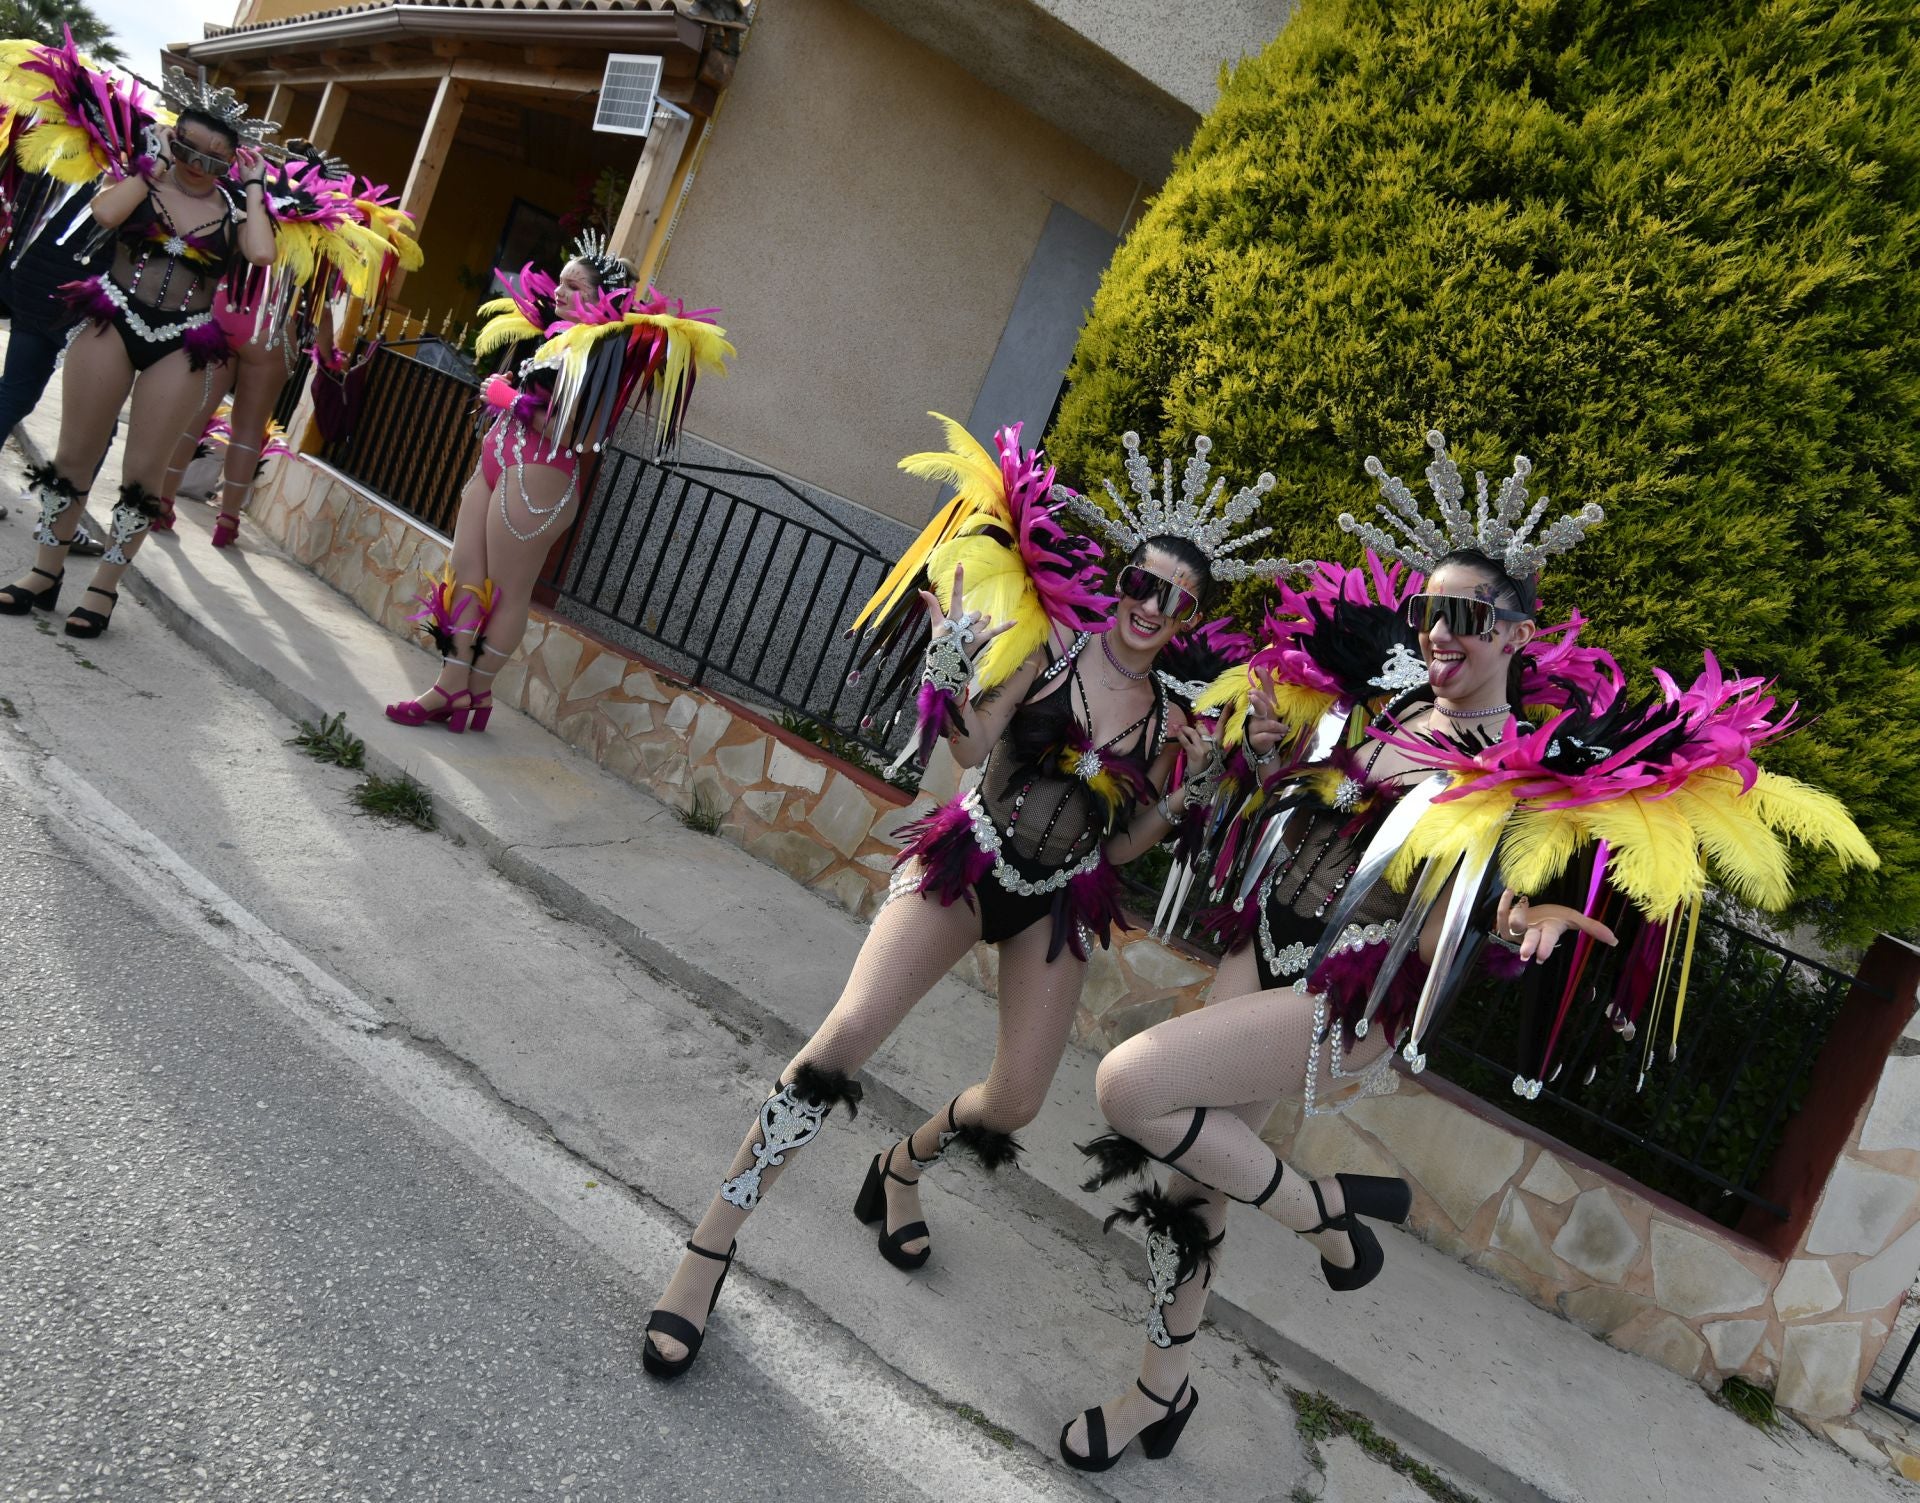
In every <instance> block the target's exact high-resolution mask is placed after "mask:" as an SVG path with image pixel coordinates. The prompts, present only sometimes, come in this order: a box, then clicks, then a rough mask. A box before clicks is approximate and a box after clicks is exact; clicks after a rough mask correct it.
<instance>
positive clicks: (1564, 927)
mask: <svg viewBox="0 0 1920 1503" xmlns="http://www.w3.org/2000/svg"><path fill="white" fill-rule="evenodd" d="M1575 930H1577V931H1578V932H1580V933H1582V934H1584V935H1586V936H1587V937H1588V938H1590V939H1596V940H1598V941H1599V942H1600V943H1601V944H1603V945H1611V944H1617V943H1618V942H1619V941H1618V940H1617V939H1616V938H1615V936H1614V932H1613V930H1611V929H1609V928H1608V927H1607V926H1606V925H1605V924H1603V923H1601V922H1600V921H1599V920H1598V919H1593V918H1588V917H1587V916H1586V915H1585V914H1584V913H1582V912H1581V911H1580V910H1579V909H1577V908H1569V907H1568V906H1567V905H1566V904H1564V903H1535V902H1534V901H1533V900H1532V899H1530V898H1527V897H1524V896H1522V895H1521V894H1520V893H1517V892H1515V891H1514V890H1513V889H1512V888H1511V887H1509V888H1508V889H1507V890H1506V891H1505V892H1503V893H1501V894H1500V906H1499V909H1498V910H1497V912H1496V913H1495V915H1494V924H1493V932H1494V934H1495V936H1496V937H1497V938H1499V939H1502V940H1505V941H1506V942H1507V943H1509V944H1518V945H1519V947H1520V959H1521V960H1522V961H1533V962H1535V963H1536V964H1544V963H1545V962H1546V960H1547V959H1548V957H1550V956H1551V955H1552V954H1553V952H1554V948H1555V947H1556V946H1557V945H1558V944H1559V943H1560V940H1561V938H1562V937H1563V936H1564V935H1566V934H1567V933H1569V932H1571V931H1575Z"/></svg>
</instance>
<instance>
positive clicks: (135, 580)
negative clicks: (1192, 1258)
mask: <svg viewBox="0 0 1920 1503" xmlns="http://www.w3.org/2000/svg"><path fill="white" fill-rule="evenodd" d="M124 585H125V586H126V587H129V588H131V589H132V591H133V595H134V598H135V599H136V600H138V601H139V602H140V603H141V605H143V606H145V607H146V608H147V609H149V610H151V611H152V612H153V613H154V615H155V616H156V617H158V618H159V620H160V621H161V623H162V624H163V625H164V626H165V627H166V628H167V629H168V630H169V631H170V632H172V633H173V634H174V635H175V636H177V637H179V638H180V639H181V640H182V641H184V642H186V643H187V645H188V646H190V647H192V648H193V649H194V650H195V651H197V652H199V653H200V654H201V655H202V656H203V657H205V658H207V659H209V660H210V661H211V662H213V663H214V665H215V666H216V667H218V668H220V669H221V670H222V671H223V672H225V673H226V674H227V675H228V676H229V677H230V678H232V679H233V680H234V681H235V682H237V683H238V684H240V685H241V686H242V687H243V688H246V689H249V690H251V691H252V692H254V693H256V694H258V695H259V696H260V697H261V698H262V699H264V700H266V701H267V702H268V703H269V704H271V705H272V706H273V707H274V708H275V709H276V710H278V711H279V712H280V713H281V714H283V715H285V716H287V717H288V718H289V719H291V720H296V721H299V720H307V721H314V722H317V721H319V720H320V719H321V718H322V717H323V716H324V715H325V714H327V713H328V712H327V711H326V709H325V708H324V707H323V706H321V705H319V704H317V703H316V702H314V701H313V700H311V699H309V698H308V697H307V696H306V695H305V694H302V693H300V692H299V691H298V690H296V689H293V688H291V687H289V686H288V685H286V684H284V683H282V682H281V681H280V680H279V679H278V678H276V677H275V676H274V675H273V674H272V673H271V672H270V671H269V670H268V669H267V668H265V667H264V666H263V665H261V664H259V663H257V662H255V661H254V660H253V659H252V658H250V657H248V656H247V655H246V654H245V653H244V652H243V651H241V650H240V649H239V648H238V647H236V646H235V645H234V644H233V643H231V642H229V641H228V640H227V639H226V638H224V637H223V636H221V635H220V634H219V633H218V632H216V631H214V630H213V629H212V628H210V627H208V626H207V625H206V624H205V623H203V622H202V621H201V620H200V619H199V617H197V616H196V615H194V613H193V612H192V611H190V610H188V609H187V608H186V607H184V606H183V605H181V604H180V603H179V602H178V601H176V600H175V599H173V597H172V596H170V595H168V594H167V593H166V591H165V590H163V589H162V588H161V587H160V586H159V585H157V584H156V583H155V582H154V581H153V580H152V579H151V578H149V577H148V576H146V575H145V574H143V573H142V572H141V570H140V567H139V563H138V561H137V560H136V561H135V563H134V564H133V566H132V567H131V568H130V569H129V570H128V571H127V574H126V576H125V580H124ZM329 588H331V586H329ZM336 593H337V592H336ZM341 604H342V605H343V606H344V607H346V608H348V609H351V610H353V611H355V612H356V613H358V612H359V607H358V606H356V605H354V604H353V602H352V601H350V600H347V599H346V598H345V597H344V596H343V597H342V598H341ZM366 760H367V770H368V771H369V772H373V773H376V774H378V775H380V776H382V777H397V776H399V775H400V774H401V773H403V772H404V771H405V769H404V768H402V767H401V766H400V764H398V763H397V762H394V761H393V760H392V759H390V758H388V757H386V756H384V755H383V754H381V753H380V752H378V751H376V750H375V749H374V748H372V747H368V748H367V758H366ZM435 810H436V814H437V815H438V818H439V825H440V829H441V830H442V832H444V833H446V834H450V835H454V836H457V837H458V838H460V839H462V840H464V841H465V842H466V843H467V844H468V845H470V846H472V847H473V848H474V849H475V850H477V851H479V852H480V853H481V854H482V855H483V856H484V857H485V859H486V860H487V863H488V864H489V865H490V866H492V867H493V868H494V869H495V870H496V871H498V872H499V873H500V874H501V875H502V876H503V877H505V878H507V880H509V881H511V882H514V883H516V884H517V885H519V886H521V887H523V888H525V889H527V890H528V891H529V892H532V893H534V894H535V895H537V896H538V897H539V898H541V899H542V901H544V902H545V903H547V904H548V905H549V906H550V907H552V908H554V909H555V910H557V911H558V912H560V913H562V914H563V915H565V916H566V917H567V918H569V919H571V920H573V921H574V922H576V923H579V924H582V925H584V926H585V927H587V928H589V929H592V930H593V931H594V932H595V933H597V934H599V935H601V936H602V937H603V938H605V939H606V940H608V941H609V942H610V943H612V944H614V945H616V946H618V947H619V948H620V949H622V950H624V951H625V952H626V953H627V954H628V955H630V956H632V957H633V959H634V960H635V962H636V963H638V964H639V965H641V966H642V967H643V968H644V969H646V970H647V971H649V972H651V973H652V974H653V975H655V976H657V977H659V978H660V979H661V980H663V981H665V982H667V983H668V984H669V985H672V986H674V987H677V988H678V989H679V990H681V991H683V992H685V993H686V994H687V995H688V996H690V997H692V998H693V999H695V1000H696V1001H697V1002H699V1003H700V1004H701V1005H702V1006H704V1007H706V1008H708V1009H709V1010H711V1011H712V1012H714V1013H715V1014H716V1015H718V1016H720V1017H722V1018H723V1019H725V1020H726V1021H729V1022H732V1023H735V1024H738V1025H740V1026H742V1027H745V1028H748V1029H751V1030H752V1031H753V1032H754V1033H755V1035H756V1036H757V1037H758V1038H759V1039H761V1040H762V1041H763V1042H765V1043H766V1044H768V1045H769V1046H770V1047H772V1048H773V1049H774V1050H775V1051H776V1052H779V1051H783V1050H784V1051H796V1052H797V1051H798V1049H799V1047H800V1045H801V1044H803V1043H804V1042H805V1041H806V1037H805V1035H804V1034H802V1033H801V1032H800V1031H799V1030H798V1029H797V1028H795V1027H793V1026H792V1025H791V1024H790V1023H788V1022H787V1021H786V1020H785V1019H783V1018H780V1017H778V1016H776V1015H774V1014H773V1013H771V1012H768V1011H767V1010H766V1009H764V1008H762V1007H761V1006H760V1005H759V1004H758V1003H756V1002H755V1001H753V999H752V998H751V997H749V996H748V995H747V994H745V993H744V992H742V991H741V990H740V989H739V988H737V987H736V986H734V985H733V984H732V983H731V982H729V981H727V980H726V979H725V978H724V977H721V976H717V975H715V974H714V973H713V972H711V971H709V970H707V969H706V968H705V967H703V966H701V965H700V964H699V963H697V962H696V961H693V960H689V959H688V958H686V957H685V956H683V955H681V954H679V953H678V952H676V951H675V950H673V949H672V948H670V947H669V946H668V945H667V944H665V943H664V942H663V941H661V940H660V939H659V938H657V937H655V936H653V935H651V934H648V933H646V932H645V931H643V930H641V929H640V928H639V927H638V926H636V925H635V924H633V923H631V922H630V921H628V920H627V919H624V918H622V917H621V916H620V915H619V914H617V913H615V912H613V911H612V910H611V909H609V908H607V907H606V906H605V905H604V904H601V903H599V902H598V901H596V900H595V899H593V898H592V897H590V896H589V895H588V894H586V893H585V892H583V891H582V890H581V889H580V888H579V887H577V886H576V885H575V884H574V883H572V882H570V881H568V880H567V879H566V878H564V877H562V876H560V875H559V874H558V873H556V872H554V871H552V870H551V869H549V868H547V867H545V866H543V865H542V864H541V863H540V862H539V861H538V860H537V859H536V857H535V855H533V854H530V853H529V852H528V851H526V850H525V849H523V848H522V847H519V846H515V845H510V844H508V843H506V842H505V841H503V840H501V839H500V837H498V836H497V835H495V834H494V833H493V832H492V831H491V830H489V829H488V828H486V827H485V826H484V825H482V824H481V823H480V822H479V821H478V820H476V819H474V818H473V817H472V816H471V815H469V814H467V813H466V812H465V811H463V810H461V809H458V808H455V807H453V806H451V805H449V804H445V803H442V802H440V801H438V800H436V803H435ZM743 854H744V853H743ZM749 859H750V858H749ZM859 1080H860V1082H861V1084H862V1086H863V1087H864V1089H865V1091H866V1093H867V1094H866V1101H865V1102H864V1103H863V1104H866V1105H870V1106H873V1107H877V1108H879V1110H880V1112H881V1113H882V1114H884V1115H886V1116H887V1117H889V1118H890V1119H893V1120H894V1121H895V1122H896V1123H899V1124H906V1123H910V1122H919V1121H923V1120H925V1119H926V1118H928V1117H930V1116H931V1115H932V1114H933V1113H934V1111H936V1110H937V1109H938V1108H939V1107H941V1106H944V1105H945V1103H944V1102H917V1101H913V1100H911V1099H910V1098H909V1097H907V1096H906V1095H905V1094H904V1093H903V1092H901V1091H899V1090H897V1089H896V1088H894V1087H893V1086H891V1085H888V1084H887V1083H886V1082H884V1081H882V1080H879V1079H876V1078H875V1076H874V1075H873V1073H872V1072H871V1070H862V1071H861V1072H860V1074H859ZM995 1186H996V1188H997V1189H999V1190H1001V1191H1002V1192H1008V1191H1010V1192H1011V1193H1012V1194H1013V1197H1014V1199H1015V1201H1016V1202H1017V1203H1019V1204H1020V1205H1021V1206H1022V1208H1023V1209H1025V1210H1027V1211H1029V1212H1031V1213H1033V1214H1036V1215H1039V1216H1042V1217H1044V1218H1046V1219H1047V1220H1049V1221H1051V1222H1053V1223H1054V1224H1055V1225H1057V1226H1059V1227H1061V1228H1062V1229H1063V1230H1065V1231H1066V1232H1067V1233H1068V1234H1069V1235H1070V1236H1072V1237H1073V1239H1074V1240H1075V1241H1077V1242H1079V1243H1081V1244H1082V1245H1084V1246H1088V1247H1092V1248H1098V1247H1100V1246H1101V1242H1102V1234H1101V1228H1100V1221H1099V1218H1098V1217H1097V1216H1095V1215H1094V1214H1093V1213H1092V1212H1090V1211H1087V1210H1085V1209H1083V1208H1082V1207H1080V1206H1079V1205H1077V1204H1075V1203H1074V1202H1073V1201H1071V1200H1069V1199H1068V1198H1067V1197H1066V1196H1065V1195H1063V1194H1061V1193H1060V1192H1059V1191H1057V1190H1055V1189H1054V1188H1053V1187H1052V1186H1050V1185H1048V1184H1046V1183H1045V1182H1044V1181H1042V1180H1040V1179H1038V1178H1036V1177H1034V1176H1033V1175H1032V1174H1030V1173H1029V1172H1028V1171H1026V1170H1024V1169H1022V1168H1020V1167H1019V1166H1018V1165H1017V1164H1015V1165H1013V1166H1010V1167H1009V1168H1007V1169H1005V1170H1002V1171H1001V1172H1000V1173H999V1174H998V1175H996V1177H995ZM1126 1235H1127V1241H1126V1244H1125V1248H1126V1250H1125V1252H1124V1254H1120V1253H1119V1252H1118V1246H1117V1245H1116V1244H1115V1243H1114V1241H1113V1239H1112V1238H1111V1237H1109V1238H1107V1239H1106V1242H1107V1245H1108V1246H1109V1247H1112V1248H1114V1251H1113V1252H1110V1253H1109V1254H1108V1255H1109V1256H1114V1255H1120V1256H1124V1258H1125V1260H1126V1262H1127V1264H1128V1266H1129V1267H1130V1269H1132V1271H1133V1272H1134V1273H1135V1274H1136V1275H1138V1276H1139V1277H1141V1278H1144V1277H1145V1268H1146V1255H1145V1250H1144V1246H1143V1245H1142V1244H1141V1243H1140V1241H1139V1239H1137V1238H1136V1237H1135V1236H1133V1235H1132V1234H1131V1233H1130V1232H1129V1233H1127V1234H1126ZM1208 1315H1209V1318H1210V1319H1211V1320H1213V1321H1214V1323H1215V1324H1216V1325H1218V1326H1220V1327H1222V1328H1223V1329H1225V1330H1228V1331H1231V1332H1232V1333H1233V1334H1234V1335H1235V1336H1237V1337H1238V1338H1240V1339H1241V1340H1242V1341H1244V1342H1246V1343H1247V1345H1248V1346H1250V1347H1251V1348H1253V1349H1254V1351H1255V1352H1257V1353H1260V1354H1263V1355H1265V1356H1267V1357H1269V1358H1270V1359H1271V1360H1272V1361H1274V1362H1275V1363H1277V1364H1278V1365H1280V1366H1281V1367H1284V1368H1286V1369H1288V1370H1289V1371H1291V1372H1292V1373H1294V1374H1296V1375H1297V1376H1298V1377H1299V1378H1301V1379H1302V1380H1304V1381H1306V1382H1308V1383H1311V1384H1312V1385H1313V1386H1314V1387H1315V1388H1317V1389H1319V1390H1321V1391H1322V1392H1324V1393H1325V1394H1326V1395H1327V1396H1328V1397H1329V1398H1331V1399H1333V1400H1335V1401H1336V1402H1337V1403H1340V1404H1342V1405H1344V1406H1346V1407H1348V1408H1353V1409H1358V1410H1360V1411H1362V1412H1363V1413H1365V1414H1367V1415H1368V1417H1369V1418H1371V1419H1372V1420H1373V1421H1374V1422H1375V1423H1376V1424H1378V1425H1379V1426H1380V1427H1381V1428H1382V1429H1383V1430H1385V1431H1387V1432H1388V1433H1389V1434H1391V1435H1392V1436H1393V1437H1394V1438H1395V1439H1396V1440H1398V1441H1399V1442H1400V1443H1401V1444H1403V1445H1406V1446H1408V1447H1410V1448H1412V1449H1413V1450H1415V1451H1417V1452H1418V1453H1420V1454H1421V1455H1422V1456H1423V1457H1425V1458H1426V1459H1427V1460H1429V1461H1430V1462H1432V1463H1433V1464H1434V1465H1436V1466H1438V1467H1440V1468H1442V1469H1444V1470H1445V1471H1446V1472H1448V1473H1450V1474H1452V1476H1453V1477H1455V1478H1457V1479H1458V1480H1459V1481H1460V1482H1461V1483H1463V1484H1465V1485H1468V1486H1472V1487H1477V1488H1481V1489H1483V1490H1485V1491H1486V1492H1488V1493H1489V1494H1491V1495H1492V1496H1493V1497H1495V1498H1498V1499H1502V1500H1509V1503H1561V1500H1559V1499H1557V1498H1555V1497H1554V1496H1553V1495H1552V1494H1549V1493H1546V1492H1544V1491H1542V1490H1541V1489H1540V1487H1539V1486H1538V1485H1537V1484H1535V1483H1533V1482H1531V1481H1529V1480H1528V1479H1527V1478H1525V1477H1523V1476H1520V1475H1519V1474H1517V1473H1515V1472H1511V1471H1509V1470H1508V1469H1507V1468H1505V1467H1504V1466H1502V1465H1501V1464H1500V1463H1499V1462H1498V1461H1495V1460H1493V1459H1492V1458H1490V1457H1487V1456H1485V1455H1482V1454H1481V1453H1479V1452H1477V1451H1475V1450H1473V1449H1472V1448H1471V1447H1470V1446H1468V1445H1467V1444H1465V1443H1464V1442H1462V1441H1461V1440H1459V1439H1458V1438H1457V1437H1455V1436H1454V1435H1452V1434H1451V1433H1449V1432H1448V1431H1447V1430H1445V1429H1443V1428H1442V1427H1441V1426H1440V1425H1438V1424H1435V1423H1434V1422H1432V1421H1431V1420H1428V1419H1426V1418H1424V1417H1423V1416H1421V1415H1419V1414H1417V1413H1415V1412H1414V1411H1412V1410H1411V1409H1409V1408H1407V1407H1406V1406H1405V1405H1404V1404H1402V1403H1401V1402H1400V1401H1398V1400H1397V1399H1394V1398H1392V1397H1390V1396H1389V1395H1387V1394H1385V1393H1383V1392H1381V1391H1380V1390H1378V1389H1376V1388H1373V1387H1372V1386H1370V1385H1369V1384H1367V1383H1366V1382H1365V1381H1363V1380H1361V1379H1358V1378H1355V1377H1354V1376H1352V1375H1351V1374H1349V1373H1346V1372H1344V1371H1343V1370H1341V1369H1340V1368H1339V1367H1337V1366H1335V1365H1334V1363H1333V1362H1332V1361H1331V1360H1330V1359H1328V1358H1326V1357H1324V1356H1322V1355H1320V1354H1319V1353H1317V1352H1315V1351H1312V1350H1310V1349H1308V1348H1306V1347H1303V1346H1301V1345H1300V1344H1299V1343H1297V1342H1296V1341H1294V1340H1293V1339H1292V1338H1291V1337H1289V1336H1287V1335H1286V1334H1285V1333H1284V1332H1282V1331H1280V1330H1279V1329H1277V1328H1276V1327H1275V1326H1273V1325H1272V1324H1271V1323H1269V1322H1268V1321H1266V1320H1264V1319H1262V1318H1261V1317H1259V1316H1258V1315H1255V1314H1253V1313H1252V1312H1251V1311H1249V1310H1247V1309H1246V1308H1245V1307H1244V1306H1242V1305H1239V1304H1238V1303H1236V1302H1235V1301H1233V1300H1232V1299H1230V1298H1228V1297H1227V1296H1225V1295H1222V1294H1218V1293H1216V1294H1215V1295H1214V1296H1213V1298H1212V1300H1211V1302H1210V1305H1209V1310H1208Z"/></svg>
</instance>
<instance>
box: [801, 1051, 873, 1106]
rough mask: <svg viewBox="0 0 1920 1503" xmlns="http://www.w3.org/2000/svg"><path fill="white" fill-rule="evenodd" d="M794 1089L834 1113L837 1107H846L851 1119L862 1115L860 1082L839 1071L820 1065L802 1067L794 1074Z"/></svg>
mask: <svg viewBox="0 0 1920 1503" xmlns="http://www.w3.org/2000/svg"><path fill="white" fill-rule="evenodd" d="M792 1085H793V1089H794V1091H795V1093H796V1094H798V1095H800V1096H804V1097H805V1098H806V1099H807V1100H808V1101H810V1102H812V1103H813V1104H814V1105H815V1106H817V1107H820V1108H822V1109H823V1110H825V1111H829V1112H830V1111H832V1110H833V1109H834V1108H835V1107H836V1106H845V1107H846V1109H847V1115H848V1116H849V1117H857V1116H859V1115H860V1097H861V1095H862V1092H861V1089H860V1082H859V1081H857V1080H853V1079H850V1078H849V1077H848V1076H846V1075H845V1074H843V1073H842V1072H841V1071H839V1070H827V1069H822V1068H821V1067H820V1066H819V1065H813V1064H807V1065H802V1066H801V1067H800V1068H799V1069H797V1070H795V1071H794V1072H793V1081H792Z"/></svg>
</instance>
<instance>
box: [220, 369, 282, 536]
mask: <svg viewBox="0 0 1920 1503" xmlns="http://www.w3.org/2000/svg"><path fill="white" fill-rule="evenodd" d="M234 363H235V365H236V366H237V368H238V374H237V376H236V377H235V379H234V383H233V412H232V415H231V416H230V418H229V419H228V426H229V427H230V428H231V429H232V433H231V435H230V436H229V437H228V439H227V462H226V464H225V466H224V467H223V468H222V472H221V484H220V516H221V519H222V520H223V521H225V522H227V523H228V524H229V529H228V530H229V531H232V532H238V530H239V527H240V513H241V512H242V511H243V510H245V509H246V505H247V497H248V496H249V495H251V494H252V491H253V481H254V476H255V475H257V474H258V473H259V470H260V451H261V450H262V449H264V448H265V447H266V443H267V424H268V423H270V422H271V421H272V420H273V404H274V403H275V402H277V401H279V400H280V389H281V387H283V386H285V385H286V380H287V367H286V362H285V361H284V360H283V359H282V358H281V355H280V351H279V350H277V349H274V350H263V349H261V348H260V347H259V346H257V345H247V346H246V347H245V348H243V349H242V350H241V351H240V353H239V355H238V356H237V357H235V361H234Z"/></svg>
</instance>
